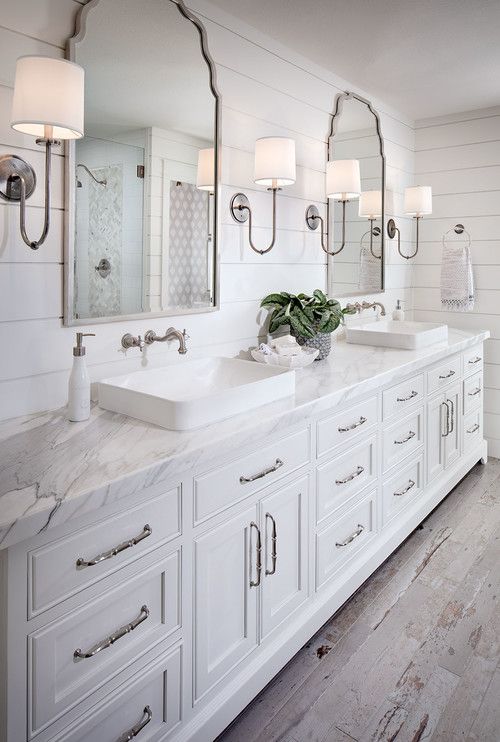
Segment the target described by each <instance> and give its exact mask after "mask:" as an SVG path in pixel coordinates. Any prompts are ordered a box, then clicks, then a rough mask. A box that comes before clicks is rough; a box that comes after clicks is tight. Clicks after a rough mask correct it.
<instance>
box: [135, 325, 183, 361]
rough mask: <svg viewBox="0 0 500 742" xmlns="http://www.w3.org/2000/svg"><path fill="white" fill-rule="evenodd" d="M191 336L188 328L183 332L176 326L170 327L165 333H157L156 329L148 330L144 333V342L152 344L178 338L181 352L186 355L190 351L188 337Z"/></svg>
mask: <svg viewBox="0 0 500 742" xmlns="http://www.w3.org/2000/svg"><path fill="white" fill-rule="evenodd" d="M188 337H189V336H188V335H187V334H186V330H183V331H182V332H181V331H180V330H176V329H175V327H169V328H168V330H167V331H166V333H165V334H164V335H157V334H156V332H155V331H154V330H148V331H147V333H146V334H145V335H144V342H145V343H146V345H152V344H153V343H164V342H166V341H167V340H174V339H175V340H178V341H179V351H178V352H179V353H180V354H181V355H185V354H186V353H187V351H188V349H187V346H186V339H187V338H188Z"/></svg>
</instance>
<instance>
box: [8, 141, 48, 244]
mask: <svg viewBox="0 0 500 742" xmlns="http://www.w3.org/2000/svg"><path fill="white" fill-rule="evenodd" d="M36 141H37V144H45V207H44V222H43V230H42V234H41V235H40V237H39V238H38V240H36V241H32V240H30V239H29V237H28V235H27V233H26V180H25V178H24V175H22V173H19V174H18V175H17V177H18V178H19V180H20V182H21V197H20V204H19V206H20V208H19V228H20V230H21V236H22V238H23V240H24V242H25V243H26V244H27V245H28V247H31V249H32V250H38V248H39V247H40V245H42V244H43V243H44V242H45V239H46V237H47V234H48V232H49V227H50V175H51V154H52V145H53V144H56V140H54V139H37V140H36Z"/></svg>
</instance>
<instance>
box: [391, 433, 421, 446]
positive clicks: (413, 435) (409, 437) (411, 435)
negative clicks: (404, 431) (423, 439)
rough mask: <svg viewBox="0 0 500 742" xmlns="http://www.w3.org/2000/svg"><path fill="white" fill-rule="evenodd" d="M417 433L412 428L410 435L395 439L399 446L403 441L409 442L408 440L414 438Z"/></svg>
mask: <svg viewBox="0 0 500 742" xmlns="http://www.w3.org/2000/svg"><path fill="white" fill-rule="evenodd" d="M415 435H416V434H415V433H414V432H413V430H410V432H409V433H408V435H407V436H406V438H403V440H401V441H394V443H395V444H396V445H397V446H401V445H402V444H403V443H408V441H411V439H412V438H415Z"/></svg>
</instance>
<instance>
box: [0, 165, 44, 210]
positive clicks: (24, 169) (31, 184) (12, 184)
mask: <svg viewBox="0 0 500 742" xmlns="http://www.w3.org/2000/svg"><path fill="white" fill-rule="evenodd" d="M20 175H21V176H22V177H23V178H24V182H25V184H26V198H29V197H30V196H31V194H32V193H33V191H34V190H35V187H36V175H35V171H34V170H33V168H32V167H31V165H30V164H29V163H28V162H26V160H23V158H22V157H18V156H17V155H2V156H1V157H0V196H1V197H2V198H4V199H5V200H6V201H20V200H21V179H20V177H19V176H20Z"/></svg>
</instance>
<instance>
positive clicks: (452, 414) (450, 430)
mask: <svg viewBox="0 0 500 742" xmlns="http://www.w3.org/2000/svg"><path fill="white" fill-rule="evenodd" d="M446 402H447V404H449V405H450V407H451V427H448V433H453V431H454V430H455V403H454V402H453V401H452V400H451V399H447V400H446Z"/></svg>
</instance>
